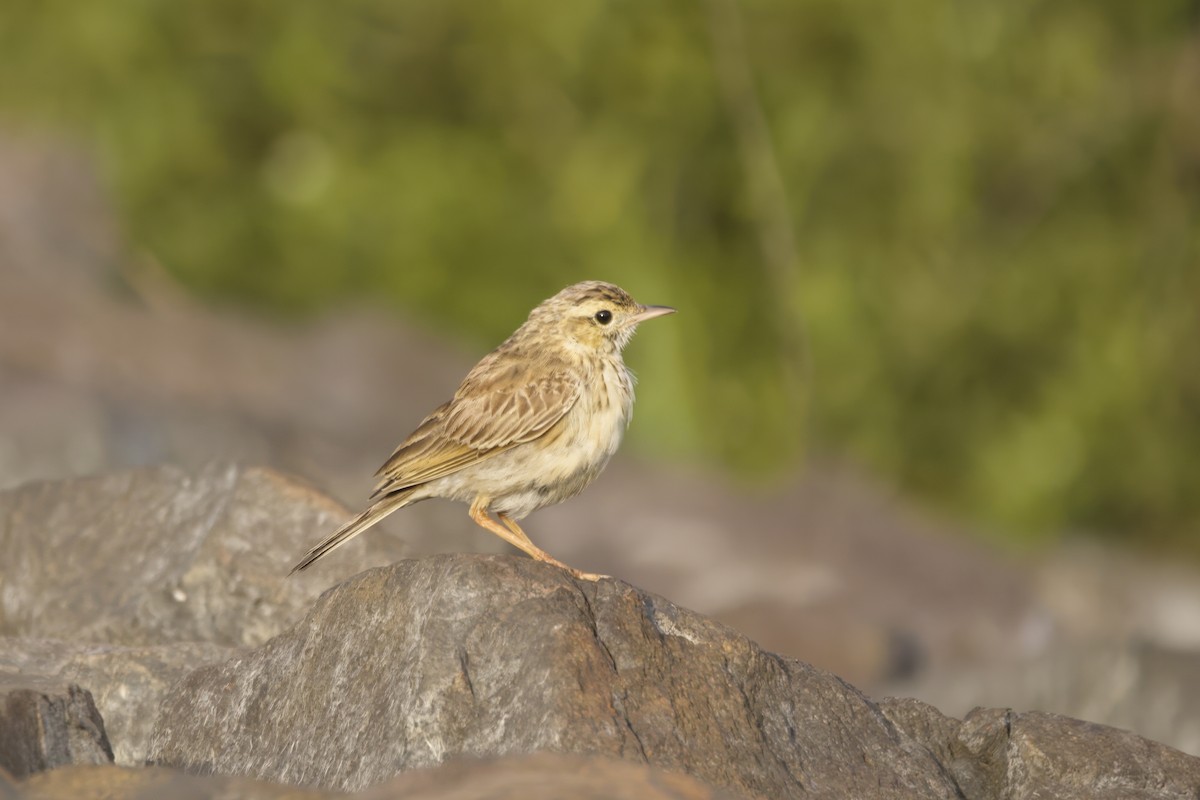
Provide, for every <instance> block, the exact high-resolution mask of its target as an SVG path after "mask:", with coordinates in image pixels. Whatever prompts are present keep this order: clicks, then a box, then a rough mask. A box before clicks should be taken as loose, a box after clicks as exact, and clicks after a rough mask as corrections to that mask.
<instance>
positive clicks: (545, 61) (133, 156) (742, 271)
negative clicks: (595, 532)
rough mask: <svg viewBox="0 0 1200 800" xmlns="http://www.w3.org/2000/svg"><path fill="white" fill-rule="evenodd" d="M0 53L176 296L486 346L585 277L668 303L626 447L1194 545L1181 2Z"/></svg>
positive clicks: (289, 7)
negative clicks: (841, 458) (832, 472)
mask: <svg viewBox="0 0 1200 800" xmlns="http://www.w3.org/2000/svg"><path fill="white" fill-rule="evenodd" d="M739 9H740V12H739V11H738V10H739ZM739 13H740V22H741V25H742V26H743V27H742V28H741V29H739V27H738V25H737V24H735V23H737V21H738V19H739V17H738V14H739ZM0 52H3V53H4V56H3V63H4V69H3V70H0V114H2V115H3V119H4V120H5V124H6V126H7V127H10V128H11V127H13V126H24V127H26V128H33V129H37V130H65V131H69V132H72V133H73V135H75V136H76V137H78V138H80V139H82V140H83V141H85V142H87V143H89V144H90V145H91V146H93V147H94V149H95V152H96V153H97V155H98V157H99V159H100V161H101V163H102V165H103V168H104V169H105V171H106V176H107V178H108V180H109V181H110V182H111V185H112V187H113V188H114V190H115V192H116V194H117V196H118V198H119V202H120V204H121V211H122V214H123V218H124V220H125V223H126V225H127V228H128V232H129V234H130V236H131V238H132V239H133V240H134V241H136V242H137V243H138V244H139V246H141V247H144V248H145V249H147V250H148V251H150V252H152V253H153V254H154V255H155V257H156V258H158V259H159V260H160V261H161V262H162V263H163V264H164V265H165V266H166V267H167V268H168V269H169V270H170V271H171V272H172V273H173V274H175V275H176V276H178V278H179V279H180V280H181V281H183V282H184V283H185V284H186V285H188V286H190V287H193V288H194V289H195V290H196V291H197V292H199V293H202V294H203V295H206V296H210V297H215V298H225V299H233V300H236V301H239V302H243V303H247V304H254V305H256V306H259V307H262V308H268V309H272V310H274V311H277V312H278V311H282V312H287V313H306V312H312V311H314V310H318V309H320V308H322V307H326V306H328V305H329V304H331V303H334V302H338V301H340V300H343V299H346V298H353V297H370V298H375V299H381V300H383V301H385V302H387V303H391V304H395V306H397V307H400V308H403V309H405V310H406V311H407V312H409V313H416V314H420V315H422V316H424V317H425V318H426V319H427V320H429V321H431V322H434V323H435V324H437V325H439V326H441V327H443V328H444V329H445V330H448V331H469V332H470V334H471V335H472V336H475V337H477V343H476V344H477V345H478V348H485V347H487V346H490V345H491V344H493V343H495V342H496V341H498V340H499V338H501V337H503V336H504V335H506V334H507V333H508V332H509V331H510V330H511V329H512V328H513V327H515V325H516V324H517V323H518V322H519V321H520V320H521V319H522V318H523V315H524V313H525V311H526V310H527V308H528V307H530V306H531V305H532V304H533V303H535V302H536V301H537V300H539V299H541V298H542V297H544V296H547V295H549V294H551V293H553V292H554V291H556V290H557V289H558V288H560V287H561V286H562V285H565V284H566V283H569V282H572V281H574V280H578V279H582V278H589V277H598V278H605V279H609V280H613V281H616V282H618V283H622V284H624V285H626V286H627V288H629V289H631V290H632V291H633V292H634V293H635V295H636V296H638V297H639V298H641V299H643V300H644V301H646V302H660V303H670V304H673V305H676V306H678V307H679V308H680V309H681V311H682V313H681V314H679V315H677V316H676V317H674V318H673V319H672V320H671V321H670V322H669V323H662V324H661V327H658V326H656V329H655V330H654V331H653V334H650V333H646V334H644V335H643V337H641V338H640V339H639V340H638V342H637V344H636V345H635V349H634V352H633V353H632V358H631V360H632V361H633V362H634V363H635V365H636V366H638V367H639V368H640V369H641V370H642V371H643V372H644V373H646V374H652V375H653V383H654V387H653V391H650V390H647V391H645V392H643V395H644V396H643V398H642V400H641V403H640V404H639V419H640V421H641V424H640V425H635V426H634V427H635V434H636V435H637V436H638V437H640V443H641V446H643V447H653V448H655V449H657V450H658V451H660V452H666V453H669V454H672V455H674V456H676V457H684V458H692V459H695V458H701V459H704V460H708V461H712V462H719V463H724V464H727V465H731V466H732V467H734V468H735V469H737V470H739V471H742V472H770V471H771V470H778V469H780V468H782V467H785V466H786V465H787V464H789V463H792V462H793V461H794V460H795V459H796V458H797V457H798V456H799V455H800V453H801V452H802V451H803V450H804V449H807V450H809V451H813V450H817V451H833V452H837V453H841V454H846V455H848V456H849V457H851V458H853V459H855V460H857V461H859V462H861V463H864V464H867V465H869V466H870V467H871V468H873V469H875V470H877V471H879V472H881V473H883V474H886V475H888V476H891V477H892V478H894V479H895V480H897V481H898V482H899V483H901V484H902V485H904V486H906V487H908V488H910V489H912V490H914V491H915V492H917V493H918V494H919V495H921V496H923V497H925V498H928V499H930V500H933V501H935V502H938V503H940V504H942V506H943V507H946V508H949V509H951V510H953V511H954V512H956V513H963V514H968V515H971V516H973V517H975V518H977V519H982V520H984V521H986V522H988V523H990V524H991V525H993V526H995V527H996V528H997V529H1001V530H1006V531H1015V532H1019V533H1022V534H1025V535H1028V536H1030V537H1036V536H1043V535H1047V534H1053V533H1056V532H1059V531H1062V530H1066V529H1085V530H1089V531H1094V532H1097V533H1100V534H1106V535H1113V536H1125V537H1131V538H1136V539H1138V540H1141V541H1147V540H1149V541H1161V542H1168V543H1171V544H1173V545H1175V546H1177V547H1184V548H1188V549H1193V550H1198V551H1200V547H1198V546H1197V544H1196V542H1197V540H1198V539H1200V537H1197V535H1196V534H1197V533H1198V532H1200V456H1198V454H1200V348H1198V346H1197V342H1198V341H1200V322H1198V306H1200V258H1198V255H1200V246H1198V245H1200V4H1198V3H1197V2H1196V0H1154V2H1144V3H1136V2H1127V0H1055V1H1054V2H1051V1H1050V0H976V2H971V3H964V2H962V0H910V1H909V2H906V3H878V2H866V1H865V0H838V1H835V0H747V1H746V2H744V3H742V4H740V5H732V4H731V3H730V2H728V0H706V2H690V3H685V2H679V0H665V1H664V2H659V3H642V2H632V1H631V0H610V1H609V2H599V1H598V0H574V1H573V2H570V3H563V2H551V1H550V0H521V2H516V1H515V0H498V1H493V2H482V1H479V2H465V0H441V1H440V2H394V1H393V2H385V0H351V1H350V2H343V3H318V2H311V1H310V0H297V2H289V3H283V2H266V1H265V0H170V2H168V0H136V1H135V0H127V1H126V2H115V3H47V2H37V1H36V0H7V1H6V2H5V3H4V4H3V6H0ZM738 69H746V70H748V72H747V73H746V75H747V76H749V77H748V80H749V81H750V82H749V83H744V85H743V86H742V88H743V89H745V88H746V86H750V87H751V89H752V92H751V94H750V95H749V96H748V97H747V96H746V95H745V93H744V92H743V93H742V95H741V96H740V98H739V95H738V91H737V80H736V79H737V75H738ZM730 75H732V76H733V79H732V80H733V82H732V84H731V83H729V82H728V80H729V76H730ZM723 80H725V81H726V82H725V83H723ZM731 86H732V87H733V88H732V89H731ZM756 114H758V115H760V119H759V122H765V127H764V126H760V128H759V133H762V132H763V131H765V133H766V137H765V138H760V140H759V141H758V142H757V144H756V143H755V140H754V138H753V134H754V131H755V130H756V128H755V115H756ZM747 131H749V134H747ZM748 135H749V139H748V138H747V136H748ZM764 143H767V144H768V145H769V146H768V147H767V149H766V150H764V149H763V147H762V145H763V144H764ZM756 148H757V149H756ZM772 182H774V184H775V185H777V186H778V187H781V188H782V189H783V192H784V193H785V194H786V201H785V200H784V195H783V194H780V193H778V192H776V193H772V192H771V191H770V188H771V186H772V185H773V184H772ZM764 186H766V187H767V188H766V189H764V188H763V187H764ZM773 215H774V219H776V221H779V220H782V221H783V225H782V226H779V225H776V226H775V228H774V229H772V227H771V219H772V216H773ZM781 232H782V233H786V234H788V235H790V236H791V237H792V238H793V239H794V241H795V243H796V247H795V250H794V252H789V251H788V250H787V248H784V250H783V251H777V252H775V253H774V255H772V253H771V251H770V244H769V241H770V237H771V235H772V234H775V235H776V241H777V240H778V234H780V233H781ZM785 241H786V236H785ZM781 253H782V255H781ZM648 420H649V421H648Z"/></svg>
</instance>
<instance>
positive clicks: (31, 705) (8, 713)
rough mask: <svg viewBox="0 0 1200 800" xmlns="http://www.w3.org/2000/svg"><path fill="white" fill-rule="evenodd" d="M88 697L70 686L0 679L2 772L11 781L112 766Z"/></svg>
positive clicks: (34, 678)
mask: <svg viewBox="0 0 1200 800" xmlns="http://www.w3.org/2000/svg"><path fill="white" fill-rule="evenodd" d="M112 758H113V755H112V748H110V747H109V745H108V737H107V736H106V735H105V733H104V721H103V720H102V719H101V718H100V712H99V711H97V710H96V705H95V703H93V702H92V696H91V694H89V693H88V692H87V691H86V690H84V689H81V688H79V687H78V686H76V685H74V684H65V683H58V682H55V681H49V680H46V679H44V678H40V677H37V676H32V675H6V674H0V767H3V768H4V769H5V770H7V771H8V772H10V773H12V774H13V775H14V776H15V777H17V778H20V777H23V776H26V775H32V774H33V773H35V772H41V771H42V770H47V769H53V768H55V767H60V766H63V765H65V764H105V763H111V762H112Z"/></svg>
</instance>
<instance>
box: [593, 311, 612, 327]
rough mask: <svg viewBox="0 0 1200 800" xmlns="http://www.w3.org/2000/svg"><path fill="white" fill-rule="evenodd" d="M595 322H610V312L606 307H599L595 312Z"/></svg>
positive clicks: (604, 323)
mask: <svg viewBox="0 0 1200 800" xmlns="http://www.w3.org/2000/svg"><path fill="white" fill-rule="evenodd" d="M596 322H599V323H600V324H601V325H607V324H608V323H610V322H612V312H611V311H609V310H608V309H607V308H602V309H600V310H599V311H597V312H596Z"/></svg>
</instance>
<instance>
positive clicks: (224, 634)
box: [0, 463, 403, 647]
mask: <svg viewBox="0 0 1200 800" xmlns="http://www.w3.org/2000/svg"><path fill="white" fill-rule="evenodd" d="M348 515H349V512H348V511H346V510H345V509H343V508H341V507H340V506H339V505H338V504H337V503H335V502H333V501H331V500H329V499H328V498H327V497H325V496H324V495H322V494H320V493H318V492H316V491H314V490H312V489H310V488H308V487H307V486H305V485H303V484H301V483H298V482H296V481H294V480H292V479H290V478H288V477H286V476H284V475H282V474H281V473H278V472H275V471H274V470H270V469H264V468H245V467H239V466H235V465H232V464H221V463H215V464H209V465H207V466H204V467H201V468H198V469H196V470H190V471H185V470H182V469H179V468H176V467H170V466H163V467H156V468H148V469H141V470H131V471H128V472H121V473H116V474H112V475H106V476H101V477H96V478H79V479H74V480H68V481H57V482H46V483H31V484H27V485H25V486H23V487H20V488H17V489H12V490H9V491H7V492H2V493H0V552H3V553H4V554H5V576H4V578H5V584H4V592H3V593H0V635H4V636H21V637H35V638H41V639H68V640H71V641H75V642H95V643H102V644H109V645H125V646H144V645H156V644H163V643H167V642H188V641H199V642H208V643H210V644H214V645H224V646H231V647H234V646H244V645H257V644H261V643H263V642H265V641H267V640H268V639H269V638H271V637H272V636H274V635H276V634H278V633H280V632H281V631H283V630H285V629H286V628H287V627H288V626H289V625H291V624H292V623H294V622H295V621H296V620H298V619H299V618H300V617H301V616H302V615H303V613H304V611H305V609H306V608H307V607H308V605H309V604H310V603H311V602H312V600H313V599H314V598H315V597H316V596H317V594H318V593H319V592H320V591H321V589H323V588H324V587H326V586H328V585H329V583H331V582H332V581H331V577H330V576H331V574H334V575H336V574H346V571H347V570H349V571H350V572H353V571H357V570H359V569H363V568H365V567H366V566H370V565H375V564H380V563H388V562H390V561H394V560H396V559H397V558H399V557H400V555H401V552H402V549H403V545H402V543H400V542H397V541H396V540H394V539H392V538H391V537H389V536H387V535H386V533H385V532H383V531H380V532H378V533H376V535H374V536H371V537H362V540H363V541H362V543H361V544H358V545H357V546H355V547H346V548H344V550H345V554H344V555H343V553H342V552H341V551H339V559H338V562H337V564H336V565H334V564H318V565H317V566H315V567H314V568H313V569H311V570H308V571H306V572H304V573H301V574H300V575H296V576H293V577H292V578H290V579H289V578H288V577H287V573H288V570H289V569H290V568H291V565H292V564H293V563H295V561H296V560H297V559H298V558H299V556H300V555H302V554H303V553H304V551H305V550H306V549H307V548H308V547H309V546H310V545H311V544H312V543H314V542H316V541H318V540H319V539H320V538H321V537H323V536H325V535H326V534H328V533H329V532H330V531H332V530H333V529H334V528H335V527H336V526H337V525H339V524H340V523H341V522H342V521H344V520H345V519H346V517H347V516H348ZM329 561H332V559H330V560H329ZM330 570H336V571H334V572H332V573H331V572H330Z"/></svg>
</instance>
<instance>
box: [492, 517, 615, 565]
mask: <svg viewBox="0 0 1200 800" xmlns="http://www.w3.org/2000/svg"><path fill="white" fill-rule="evenodd" d="M496 516H497V517H499V518H500V521H501V522H503V523H504V527H506V528H508V529H509V530H510V531H512V533H513V535H515V536H516V537H517V538H518V539H520V540H521V541H522V542H524V543H525V544H524V545H517V547H520V548H521V549H522V550H524V551H525V552H526V553H529V555H531V556H533V557H534V558H536V559H537V560H538V561H544V562H546V563H547V564H553V565H554V566H556V567H562V568H563V569H565V570H566V571H567V572H569V573H571V574H572V575H574V576H575V577H576V578H582V579H583V580H585V581H598V580H600V579H602V578H607V577H608V576H607V575H598V574H596V573H594V572H581V571H580V570H577V569H575V568H574V567H568V566H567V565H566V564H564V563H562V562H561V561H559V560H558V559H556V558H554V557H553V556H551V555H550V554H549V553H547V552H546V551H545V550H543V549H542V548H540V547H538V546H537V545H536V544H534V543H533V542H532V541H531V540H530V538H529V535H528V534H527V533H525V531H523V530H522V529H521V526H520V525H518V524H517V521H516V520H515V519H513V518H512V517H510V516H508V515H507V514H501V513H499V512H497V513H496Z"/></svg>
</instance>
